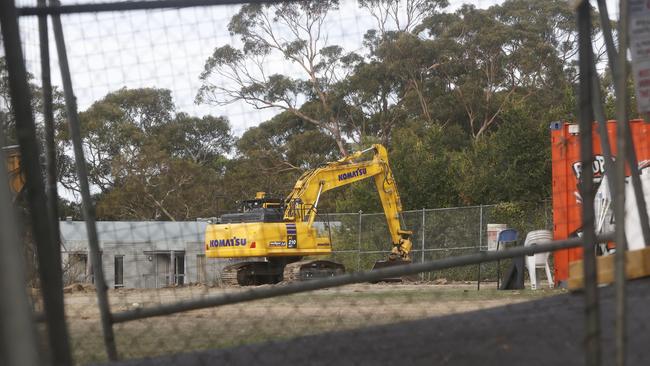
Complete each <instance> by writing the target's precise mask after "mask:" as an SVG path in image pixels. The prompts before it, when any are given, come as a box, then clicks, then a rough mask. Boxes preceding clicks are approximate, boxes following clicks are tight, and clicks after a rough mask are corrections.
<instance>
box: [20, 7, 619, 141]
mask: <svg viewBox="0 0 650 366" xmlns="http://www.w3.org/2000/svg"><path fill="white" fill-rule="evenodd" d="M62 2H63V3H64V4H70V3H78V2H79V1H66V0H63V1H62ZM497 2H498V1H493V0H483V1H474V2H468V1H459V0H451V1H450V3H451V6H450V7H449V8H447V9H446V11H453V10H455V9H457V8H458V7H460V6H461V5H462V4H463V3H472V4H474V5H475V6H477V7H479V8H487V7H489V6H490V5H492V4H494V3H497ZM18 3H19V5H31V4H33V3H34V0H19V1H18ZM238 9H239V6H213V7H201V8H188V9H180V10H163V11H159V10H158V11H131V12H114V13H101V14H75V15H66V16H63V17H62V22H63V26H64V34H65V37H66V44H67V50H68V57H69V62H70V67H71V72H72V78H73V85H74V89H75V93H76V96H77V99H78V104H79V109H80V110H84V109H86V108H88V107H89V106H90V104H92V102H94V101H96V100H98V99H100V98H102V97H103V96H104V95H106V94H107V93H108V92H111V91H114V90H117V89H119V88H122V87H127V88H138V87H157V88H167V89H170V90H171V91H172V93H173V97H174V101H175V103H176V105H177V107H178V110H179V111H184V112H187V113H190V114H192V115H198V116H201V115H205V114H213V115H224V116H227V117H228V118H229V120H230V122H231V125H232V127H233V130H234V131H235V133H236V134H237V135H240V134H241V133H243V132H244V131H245V130H246V129H247V128H250V127H252V126H256V125H258V124H259V123H261V122H263V121H265V120H267V119H268V118H269V117H271V116H273V115H274V114H276V113H277V111H273V110H266V111H259V110H255V109H254V108H253V107H251V106H249V105H247V104H245V103H235V104H231V105H228V106H225V107H218V106H211V105H196V104H195V103H194V97H195V95H196V92H197V90H198V88H199V86H200V82H199V80H198V76H199V74H200V73H201V71H202V70H203V65H204V62H205V60H206V59H207V58H208V57H209V56H210V54H211V53H212V51H213V50H214V48H215V47H216V46H222V45H225V44H233V45H236V44H237V39H235V38H233V37H231V36H230V35H229V34H228V31H227V24H228V21H229V20H230V18H231V17H232V16H233V15H234V14H235V13H236V12H237V10H238ZM609 9H610V13H611V14H617V12H616V11H615V9H614V6H613V2H612V1H610V5H609ZM373 24H374V23H373V22H372V20H371V19H370V18H369V16H368V14H367V13H366V12H365V11H364V10H361V9H359V8H358V6H357V3H356V1H353V0H342V1H341V8H340V10H338V11H335V12H332V13H330V14H329V15H328V21H327V23H326V32H327V35H328V40H329V43H330V44H337V45H341V46H343V47H344V48H345V49H346V50H347V51H354V50H359V49H360V47H361V41H362V37H363V34H364V33H365V32H366V30H367V29H369V28H372V27H373ZM21 31H22V39H23V45H24V52H25V57H26V59H27V62H28V69H29V71H30V72H32V73H33V74H34V75H36V76H37V77H39V75H40V67H39V57H40V56H39V49H38V25H37V19H36V18H35V17H24V18H21ZM50 33H51V32H50ZM51 58H52V72H53V82H54V84H55V85H61V82H60V75H59V70H58V59H57V56H56V50H55V48H54V41H53V40H51ZM268 69H269V70H268V71H271V72H282V73H286V74H292V73H294V72H295V71H294V70H292V68H291V66H290V65H289V64H288V63H287V62H285V61H283V60H282V59H275V60H274V59H269V61H268ZM268 71H267V72H268Z"/></svg>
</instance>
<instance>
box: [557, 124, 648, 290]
mask: <svg viewBox="0 0 650 366" xmlns="http://www.w3.org/2000/svg"><path fill="white" fill-rule="evenodd" d="M630 131H631V132H632V139H633V140H634V147H635V150H636V154H637V159H638V161H639V162H641V161H643V160H649V159H650V125H649V124H647V123H644V122H643V120H632V121H630ZM607 133H608V136H609V141H610V145H611V148H612V155H613V156H614V158H615V157H616V121H608V122H607ZM579 139H580V136H579V129H578V125H576V124H569V123H562V122H553V123H552V124H551V144H552V149H551V155H552V160H553V162H552V163H553V165H552V171H553V183H552V184H553V238H554V239H555V240H561V239H566V238H569V237H574V236H576V235H577V233H578V232H579V231H580V230H581V228H582V218H581V216H582V207H581V203H580V200H579V197H580V195H579V194H578V179H579V177H580V173H581V170H582V167H581V164H580V141H579ZM592 141H593V147H594V162H593V165H592V170H593V172H594V183H595V185H596V189H597V188H598V185H599V184H600V181H601V179H602V177H603V174H604V159H603V156H602V150H601V145H600V134H599V133H598V126H597V124H596V123H594V125H593V137H592ZM580 259H582V249H581V248H573V249H564V250H558V251H556V252H555V253H554V264H555V269H554V271H555V273H554V275H555V276H554V277H555V283H556V285H559V284H560V283H562V282H565V281H566V280H567V279H568V277H569V263H570V262H573V261H576V260H580Z"/></svg>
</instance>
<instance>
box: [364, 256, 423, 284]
mask: <svg viewBox="0 0 650 366" xmlns="http://www.w3.org/2000/svg"><path fill="white" fill-rule="evenodd" d="M405 264H411V261H405V260H402V259H393V260H391V259H386V260H381V261H376V262H375V265H374V266H372V270H373V271H374V270H377V269H382V268H386V267H393V266H403V265H405ZM417 280H418V276H417V275H410V276H402V277H390V278H384V279H382V280H381V281H379V282H414V281H417Z"/></svg>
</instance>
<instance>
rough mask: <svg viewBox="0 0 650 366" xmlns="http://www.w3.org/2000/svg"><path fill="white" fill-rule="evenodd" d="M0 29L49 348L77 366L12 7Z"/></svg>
mask: <svg viewBox="0 0 650 366" xmlns="http://www.w3.org/2000/svg"><path fill="white" fill-rule="evenodd" d="M0 24H1V26H2V38H3V41H4V42H3V43H4V47H5V55H6V61H7V70H8V74H9V89H10V92H11V102H12V106H13V113H14V116H15V118H16V136H17V137H18V143H19V145H20V155H21V167H22V170H23V172H24V174H25V178H26V179H25V189H26V191H27V198H28V205H29V214H30V217H31V224H32V228H31V229H32V230H31V231H32V233H33V237H34V243H35V245H36V253H37V256H38V269H39V271H38V272H39V275H40V280H41V286H42V292H43V303H44V306H45V314H46V322H47V330H48V339H49V344H50V347H51V350H52V361H53V363H54V364H55V365H70V364H72V356H71V354H70V344H69V339H68V329H67V326H66V323H65V313H64V304H63V279H62V274H61V250H60V248H59V246H58V245H56V242H55V241H54V240H52V228H51V221H50V219H49V215H48V213H47V207H46V205H45V202H46V198H45V188H44V185H43V181H42V175H41V167H40V162H39V157H40V152H39V144H38V142H37V141H36V125H35V123H34V114H33V110H32V106H31V101H32V99H31V98H32V96H31V92H30V89H29V85H28V83H27V70H26V68H25V62H24V59H23V53H22V46H21V44H20V31H19V28H18V14H17V12H16V8H15V6H14V2H13V1H0Z"/></svg>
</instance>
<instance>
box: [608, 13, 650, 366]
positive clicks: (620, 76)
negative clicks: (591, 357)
mask: <svg viewBox="0 0 650 366" xmlns="http://www.w3.org/2000/svg"><path fill="white" fill-rule="evenodd" d="M619 4H620V8H619V14H620V19H619V22H618V50H619V52H618V57H617V59H616V68H615V69H614V84H615V85H616V88H615V89H616V119H617V120H618V123H617V129H616V146H617V147H616V148H617V150H618V159H617V160H616V184H615V186H616V192H615V195H614V218H615V220H616V257H615V258H614V263H615V269H614V286H615V289H616V323H615V327H616V330H615V334H614V335H615V337H616V365H617V366H624V365H625V363H626V357H625V356H626V344H627V342H626V341H627V340H626V329H627V326H626V323H627V319H626V314H625V309H626V305H627V304H626V298H625V296H626V294H625V290H626V289H625V280H626V278H625V254H626V251H627V240H626V238H625V163H626V160H627V159H626V154H628V152H629V150H628V149H627V148H628V146H630V145H631V144H632V136H631V134H630V131H629V123H628V115H627V104H628V103H627V102H628V96H627V77H628V73H627V70H628V67H627V45H628V32H627V24H628V13H627V1H626V0H621V1H620V3H619ZM634 160H636V157H635V158H634ZM632 163H633V162H632V161H630V168H631V169H630V170H631V174H632V182H633V184H634V181H635V180H637V181H638V188H639V189H641V180H640V178H639V176H638V169H634V168H638V167H636V166H635V167H634V168H632ZM634 163H635V162H634ZM635 164H636V163H635ZM635 173H636V174H635ZM635 176H636V179H635ZM635 188H636V187H635ZM635 191H636V189H635ZM636 198H637V207H638V208H639V209H641V206H643V213H645V214H646V215H647V211H646V209H645V200H644V197H643V191H642V190H641V191H640V194H636ZM641 201H643V205H641V204H640V203H641ZM639 213H640V214H641V212H639ZM646 217H647V216H646ZM640 219H641V224H642V225H641V226H642V227H647V225H648V222H647V218H646V219H644V216H643V215H641V216H640ZM644 221H645V226H644V225H643V224H644ZM643 236H644V238H643V239H644V241H645V243H646V245H647V244H648V239H649V238H648V236H646V232H645V230H644V232H643Z"/></svg>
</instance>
